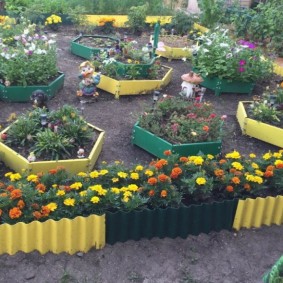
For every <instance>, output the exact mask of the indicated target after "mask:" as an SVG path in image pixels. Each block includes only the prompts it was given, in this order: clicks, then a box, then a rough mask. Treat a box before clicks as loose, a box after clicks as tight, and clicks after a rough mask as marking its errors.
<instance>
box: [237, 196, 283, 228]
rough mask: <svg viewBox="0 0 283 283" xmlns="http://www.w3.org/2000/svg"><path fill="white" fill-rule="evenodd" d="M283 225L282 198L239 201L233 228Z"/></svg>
mask: <svg viewBox="0 0 283 283" xmlns="http://www.w3.org/2000/svg"><path fill="white" fill-rule="evenodd" d="M282 223H283V196H277V197H266V198H256V199H246V200H239V202H238V206H237V210H236V214H235V218H234V223H233V228H234V229H236V230H240V229H241V228H251V227H255V228H259V227H261V226H262V225H267V226H270V225H272V224H276V225H281V224H282Z"/></svg>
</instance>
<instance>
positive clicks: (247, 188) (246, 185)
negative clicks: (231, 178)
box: [244, 183, 251, 191]
mask: <svg viewBox="0 0 283 283" xmlns="http://www.w3.org/2000/svg"><path fill="white" fill-rule="evenodd" d="M244 189H245V190H247V191H249V190H250V189H251V185H250V184H248V183H246V184H244Z"/></svg>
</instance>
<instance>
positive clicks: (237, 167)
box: [232, 162, 244, 170]
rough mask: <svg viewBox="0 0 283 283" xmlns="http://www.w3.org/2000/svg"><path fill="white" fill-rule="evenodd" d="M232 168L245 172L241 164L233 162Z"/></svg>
mask: <svg viewBox="0 0 283 283" xmlns="http://www.w3.org/2000/svg"><path fill="white" fill-rule="evenodd" d="M232 166H233V167H234V168H235V169H237V170H243V169H244V166H243V165H242V164H241V163H239V162H233V163H232Z"/></svg>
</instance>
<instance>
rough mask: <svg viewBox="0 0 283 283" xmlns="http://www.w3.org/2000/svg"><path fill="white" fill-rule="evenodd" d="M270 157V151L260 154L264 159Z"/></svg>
mask: <svg viewBox="0 0 283 283" xmlns="http://www.w3.org/2000/svg"><path fill="white" fill-rule="evenodd" d="M271 157H272V154H271V153H270V152H267V153H265V154H264V155H263V156H262V158H263V159H264V160H268V159H270V158H271Z"/></svg>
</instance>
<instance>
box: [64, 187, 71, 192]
mask: <svg viewBox="0 0 283 283" xmlns="http://www.w3.org/2000/svg"><path fill="white" fill-rule="evenodd" d="M64 190H65V191H66V192H69V191H71V190H72V188H71V187H70V186H64Z"/></svg>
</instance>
